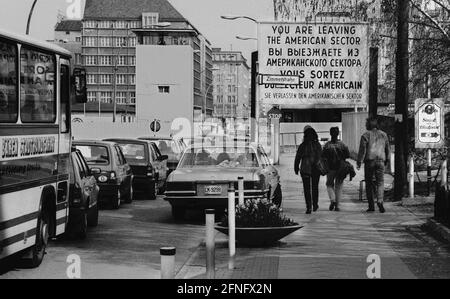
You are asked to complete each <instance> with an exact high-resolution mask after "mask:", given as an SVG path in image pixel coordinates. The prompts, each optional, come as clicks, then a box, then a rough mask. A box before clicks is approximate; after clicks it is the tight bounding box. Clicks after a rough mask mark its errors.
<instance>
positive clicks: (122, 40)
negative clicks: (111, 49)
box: [116, 37, 127, 47]
mask: <svg viewBox="0 0 450 299" xmlns="http://www.w3.org/2000/svg"><path fill="white" fill-rule="evenodd" d="M126 45H127V38H126V37H116V47H125V46H126Z"/></svg>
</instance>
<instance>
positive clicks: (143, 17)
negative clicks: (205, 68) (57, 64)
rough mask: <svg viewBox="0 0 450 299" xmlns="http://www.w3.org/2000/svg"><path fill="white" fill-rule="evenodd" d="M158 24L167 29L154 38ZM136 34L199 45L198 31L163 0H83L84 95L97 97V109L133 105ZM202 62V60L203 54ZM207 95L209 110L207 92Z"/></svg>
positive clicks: (198, 76)
mask: <svg viewBox="0 0 450 299" xmlns="http://www.w3.org/2000/svg"><path fill="white" fill-rule="evenodd" d="M161 25H164V26H161ZM162 27H164V30H166V32H171V34H165V35H164V37H163V38H160V37H161V35H160V33H161V31H158V30H157V29H162ZM153 30H156V31H153ZM187 31H194V32H196V33H195V34H193V35H192V34H191V33H189V34H190V35H189V38H187V39H186V38H184V37H186V32H187ZM144 32H146V33H144ZM172 33H173V34H172ZM136 34H138V35H139V36H140V40H139V41H140V43H139V44H142V45H152V44H159V43H162V44H172V43H173V44H176V43H182V42H184V41H185V40H188V42H189V43H190V44H191V45H192V47H193V48H194V50H197V49H201V42H200V41H194V40H195V39H197V40H198V39H200V38H198V36H199V35H200V34H199V33H198V31H196V30H195V29H193V26H192V25H191V24H190V23H189V22H188V21H187V20H186V19H185V18H184V17H183V16H182V15H181V14H180V13H179V12H178V11H177V10H176V9H175V8H174V7H173V6H172V5H171V4H170V3H169V2H168V1H167V0H129V1H113V0H86V5H85V10H84V17H83V28H82V65H83V67H84V68H85V69H86V71H87V87H88V101H89V102H93V103H98V107H99V114H100V115H101V111H102V107H103V106H104V105H107V104H110V103H113V102H114V101H116V103H117V105H125V106H127V107H129V108H130V109H127V111H134V109H135V108H136V98H137V94H136V46H137V45H138V37H137V35H136ZM200 52H201V51H199V53H197V52H195V53H194V57H195V59H196V62H195V63H194V71H193V77H194V86H195V105H196V106H198V107H197V109H199V110H200V115H201V111H202V109H203V106H202V104H201V103H202V101H201V98H202V84H208V83H207V81H208V79H207V78H208V72H202V69H201V68H202V58H201V57H202V54H201V53H200ZM204 52H207V51H204ZM205 56H207V54H205ZM204 64H205V65H206V64H208V59H205V63H204ZM203 76H204V79H202V77H203ZM211 76H212V75H211V74H210V75H209V77H211ZM203 82H205V83H203ZM210 98H211V104H210V106H209V110H210V113H212V96H211V97H210ZM203 110H205V109H203ZM206 110H207V109H206ZM127 113H131V112H127ZM133 117H135V115H133Z"/></svg>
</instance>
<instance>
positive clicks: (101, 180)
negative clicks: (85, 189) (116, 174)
mask: <svg viewBox="0 0 450 299" xmlns="http://www.w3.org/2000/svg"><path fill="white" fill-rule="evenodd" d="M107 180H108V177H106V176H104V175H101V176H99V177H98V181H99V182H101V183H105V182H106V181H107Z"/></svg>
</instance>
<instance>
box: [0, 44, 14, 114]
mask: <svg viewBox="0 0 450 299" xmlns="http://www.w3.org/2000/svg"><path fill="white" fill-rule="evenodd" d="M16 66H17V47H16V45H14V44H9V43H6V42H4V41H0V122H6V123H15V122H16V121H17V106H18V100H17V72H16Z"/></svg>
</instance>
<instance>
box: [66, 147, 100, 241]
mask: <svg viewBox="0 0 450 299" xmlns="http://www.w3.org/2000/svg"><path fill="white" fill-rule="evenodd" d="M69 180H70V186H69V223H68V232H70V233H73V234H76V235H77V236H78V237H79V238H82V239H84V238H86V234H87V227H88V226H92V227H94V226H97V225H98V204H97V197H98V192H99V187H98V185H97V182H96V180H95V178H94V176H93V175H92V174H91V172H90V171H89V166H88V165H87V163H86V160H85V159H84V157H83V155H82V154H81V152H80V151H79V150H77V149H75V148H72V152H71V154H70V174H69Z"/></svg>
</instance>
